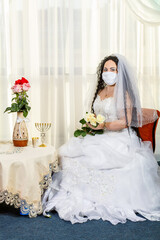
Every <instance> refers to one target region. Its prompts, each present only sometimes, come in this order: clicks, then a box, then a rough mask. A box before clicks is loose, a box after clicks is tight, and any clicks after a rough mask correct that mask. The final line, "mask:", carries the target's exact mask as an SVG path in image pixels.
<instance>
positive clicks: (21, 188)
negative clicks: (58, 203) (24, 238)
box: [0, 142, 58, 217]
mask: <svg viewBox="0 0 160 240" xmlns="http://www.w3.org/2000/svg"><path fill="white" fill-rule="evenodd" d="M56 171H58V157H57V152H56V150H55V148H54V147H53V146H47V147H44V148H40V147H37V148H33V147H32V146H27V147H21V148H20V147H14V146H13V145H12V143H10V142H0V203H3V202H5V203H6V204H7V205H13V206H14V207H15V208H20V212H21V214H22V215H29V217H36V216H37V215H38V214H41V213H42V205H41V197H42V194H43V192H44V190H45V189H47V188H48V185H49V183H50V182H51V180H52V173H53V172H56Z"/></svg>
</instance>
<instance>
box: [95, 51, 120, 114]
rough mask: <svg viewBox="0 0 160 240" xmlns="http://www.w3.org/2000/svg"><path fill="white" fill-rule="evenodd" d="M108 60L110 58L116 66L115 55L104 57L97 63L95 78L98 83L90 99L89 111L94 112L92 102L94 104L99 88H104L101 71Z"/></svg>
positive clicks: (116, 59)
mask: <svg viewBox="0 0 160 240" xmlns="http://www.w3.org/2000/svg"><path fill="white" fill-rule="evenodd" d="M109 60H112V61H113V62H115V64H116V66H118V58H117V57H116V56H113V55H111V56H107V57H105V58H104V59H103V60H102V61H101V62H100V64H99V65H98V68H97V79H98V83H97V89H96V92H95V95H94V98H93V101H92V106H91V111H92V112H94V109H93V104H94V101H95V99H96V97H97V94H98V92H99V91H100V90H102V89H104V88H105V83H104V81H103V79H102V73H103V68H104V65H105V63H106V62H107V61H109Z"/></svg>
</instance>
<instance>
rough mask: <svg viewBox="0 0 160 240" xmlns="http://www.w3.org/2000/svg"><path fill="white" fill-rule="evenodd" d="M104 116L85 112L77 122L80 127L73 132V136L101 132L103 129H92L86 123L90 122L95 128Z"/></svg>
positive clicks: (102, 120)
mask: <svg viewBox="0 0 160 240" xmlns="http://www.w3.org/2000/svg"><path fill="white" fill-rule="evenodd" d="M104 120H105V117H104V116H103V115H101V114H98V115H97V117H95V115H94V114H93V113H88V112H86V116H85V118H82V119H81V120H80V121H79V122H80V123H81V124H82V127H81V129H77V130H76V131H75V132H74V136H75V137H79V136H82V137H85V136H86V135H87V134H89V135H92V136H94V135H95V134H102V133H103V129H97V130H96V129H92V128H90V127H89V125H88V124H87V123H90V124H91V125H92V126H93V127H94V128H96V127H97V126H98V125H99V124H100V123H103V122H104Z"/></svg>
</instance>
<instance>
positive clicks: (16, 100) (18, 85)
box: [4, 77, 31, 117]
mask: <svg viewBox="0 0 160 240" xmlns="http://www.w3.org/2000/svg"><path fill="white" fill-rule="evenodd" d="M30 87H31V86H30V84H29V82H28V80H27V79H25V78H24V77H22V78H21V79H18V80H17V81H15V83H14V85H13V86H12V87H11V89H12V91H13V94H15V97H13V98H12V102H13V103H12V104H11V107H7V108H6V110H5V111H4V112H8V113H11V112H23V116H24V117H27V115H28V112H29V111H30V109H31V107H30V106H28V102H29V100H28V95H27V91H28V90H29V89H30Z"/></svg>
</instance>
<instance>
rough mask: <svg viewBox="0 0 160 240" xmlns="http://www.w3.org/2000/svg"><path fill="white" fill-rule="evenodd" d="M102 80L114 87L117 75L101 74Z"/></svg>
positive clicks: (112, 73)
mask: <svg viewBox="0 0 160 240" xmlns="http://www.w3.org/2000/svg"><path fill="white" fill-rule="evenodd" d="M102 79H103V81H104V82H105V83H106V84H107V85H114V84H115V83H116V82H117V73H114V72H103V73H102Z"/></svg>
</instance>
